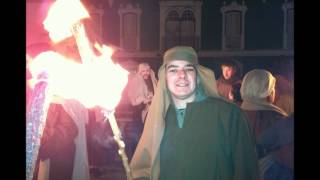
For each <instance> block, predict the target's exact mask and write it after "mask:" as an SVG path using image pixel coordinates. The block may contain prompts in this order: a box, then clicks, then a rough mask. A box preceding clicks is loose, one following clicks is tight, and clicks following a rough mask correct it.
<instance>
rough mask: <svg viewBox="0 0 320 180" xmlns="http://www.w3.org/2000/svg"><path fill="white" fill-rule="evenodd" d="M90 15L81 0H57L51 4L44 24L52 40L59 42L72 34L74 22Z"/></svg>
mask: <svg viewBox="0 0 320 180" xmlns="http://www.w3.org/2000/svg"><path fill="white" fill-rule="evenodd" d="M70 11H72V13H71V12H70ZM89 17H90V15H89V13H88V11H87V10H86V9H85V7H84V6H83V4H82V3H81V2H80V0H56V2H54V3H53V4H52V5H51V7H50V9H49V11H48V15H47V17H46V19H45V20H44V22H43V25H44V28H45V29H46V30H47V31H48V32H49V36H50V38H51V40H52V41H53V42H59V41H61V40H63V39H65V38H67V37H70V36H71V35H72V33H71V27H72V25H73V24H74V23H76V22H78V21H80V20H81V19H83V18H89Z"/></svg>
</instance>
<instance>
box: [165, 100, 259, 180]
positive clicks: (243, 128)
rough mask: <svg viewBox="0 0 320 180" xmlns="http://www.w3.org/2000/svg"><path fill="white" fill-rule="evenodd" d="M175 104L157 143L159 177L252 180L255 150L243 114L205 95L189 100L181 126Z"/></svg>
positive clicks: (170, 110)
mask: <svg viewBox="0 0 320 180" xmlns="http://www.w3.org/2000/svg"><path fill="white" fill-rule="evenodd" d="M175 113H176V111H175V108H174V106H172V105H170V107H169V110H168V111H167V115H166V126H165V132H164V136H163V138H162V141H161V145H160V180H233V179H239V180H240V179H241V180H253V179H257V177H258V165H257V157H256V152H255V150H254V145H253V141H252V138H251V136H250V133H249V129H248V125H247V123H246V120H245V116H244V113H243V112H242V111H241V110H240V109H239V108H238V107H237V106H236V105H235V104H231V103H228V102H225V101H224V100H221V99H217V98H212V97H208V98H206V99H205V100H203V101H200V102H193V103H189V104H188V105H187V108H186V114H185V120H184V124H183V127H182V128H179V127H178V123H177V119H176V114H175Z"/></svg>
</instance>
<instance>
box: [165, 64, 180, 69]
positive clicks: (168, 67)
mask: <svg viewBox="0 0 320 180" xmlns="http://www.w3.org/2000/svg"><path fill="white" fill-rule="evenodd" d="M177 67H178V66H177V65H174V64H171V65H168V66H167V69H170V68H177Z"/></svg>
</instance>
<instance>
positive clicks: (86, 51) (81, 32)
mask: <svg viewBox="0 0 320 180" xmlns="http://www.w3.org/2000/svg"><path fill="white" fill-rule="evenodd" d="M71 32H72V34H73V36H74V38H75V40H76V43H77V47H78V50H79V54H80V57H81V60H82V62H83V63H87V62H90V61H91V59H92V58H93V57H94V53H93V50H92V48H91V46H90V43H89V39H88V37H87V35H86V31H85V27H84V25H83V24H82V23H81V21H78V22H76V23H74V24H73V25H72V28H71Z"/></svg>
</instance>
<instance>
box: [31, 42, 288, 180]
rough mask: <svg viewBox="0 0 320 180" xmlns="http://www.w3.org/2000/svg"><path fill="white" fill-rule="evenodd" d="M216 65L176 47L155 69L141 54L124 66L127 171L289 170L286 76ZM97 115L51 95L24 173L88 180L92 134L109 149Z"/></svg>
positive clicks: (39, 179) (247, 175) (163, 179)
mask: <svg viewBox="0 0 320 180" xmlns="http://www.w3.org/2000/svg"><path fill="white" fill-rule="evenodd" d="M220 67H221V76H220V77H219V78H218V79H217V80H216V74H215V73H214V72H213V71H212V70H211V69H210V68H207V67H205V66H202V65H200V64H199V60H198V55H197V53H196V51H195V50H194V49H193V48H192V47H187V46H176V47H173V48H171V49H169V50H167V51H166V52H165V54H164V56H163V64H162V65H161V67H160V68H159V69H158V74H157V75H158V76H157V78H156V74H155V73H154V70H153V69H152V68H151V66H150V65H149V64H148V63H147V62H142V63H140V64H138V65H137V67H136V71H135V72H132V73H131V74H130V76H129V77H130V78H129V82H128V84H127V87H126V88H127V89H129V90H127V91H126V93H127V94H126V96H124V97H125V98H127V102H128V103H129V104H130V111H131V112H132V117H131V118H132V121H130V124H128V125H129V126H131V128H132V129H133V131H134V134H135V135H134V137H131V138H132V141H130V142H132V143H131V144H129V145H128V146H130V151H132V152H130V153H129V154H130V155H129V161H130V168H131V175H132V177H133V179H136V180H147V179H149V180H178V179H183V180H189V179H190V180H195V179H203V180H206V179H223V180H227V179H243V180H250V179H252V180H253V179H262V180H292V179H294V178H293V177H294V174H293V169H294V164H293V159H294V158H293V150H294V139H293V127H294V99H293V86H292V85H291V82H290V81H289V80H288V79H286V78H285V77H284V76H281V75H278V74H277V75H274V74H272V73H271V72H270V71H268V70H265V69H252V70H250V71H248V72H247V73H245V74H244V75H243V74H242V64H241V63H240V62H239V61H237V60H236V59H228V60H226V61H224V62H223V63H221V66H220ZM27 88H29V89H28V91H27V93H28V94H32V93H31V89H30V87H27ZM33 96H35V95H33ZM31 100H32V95H28V101H31ZM103 118H104V117H103V114H102V113H101V111H100V110H99V108H98V107H96V108H94V109H88V108H86V107H84V106H83V105H82V104H81V103H80V102H78V101H76V100H74V99H73V100H70V99H64V98H62V97H59V96H55V97H54V98H53V100H52V101H51V102H50V106H49V110H48V115H47V120H46V125H45V129H44V132H43V136H42V139H41V145H40V149H39V156H38V160H37V165H36V170H35V173H34V180H55V179H57V180H71V179H72V180H81V179H82V180H89V179H90V165H92V164H95V165H98V166H99V165H100V166H103V163H99V161H101V158H99V157H106V156H105V155H104V153H106V152H105V151H103V150H102V151H101V150H100V151H99V150H98V151H97V150H92V147H90V146H91V145H92V142H93V141H95V142H98V143H99V144H100V145H104V148H110V146H109V145H110V143H111V142H112V141H113V139H112V133H110V132H109V133H107V134H108V135H105V134H106V131H110V128H109V129H108V128H105V122H104V121H103ZM90 122H91V123H90ZM92 122H93V124H100V125H99V126H97V125H93V126H96V127H98V128H93V126H91V125H90V124H92ZM101 124H104V125H102V126H103V127H104V128H102V129H101V127H102V126H101ZM99 131H101V133H98V132H99ZM129 138H130V137H129ZM88 151H89V152H91V153H88ZM92 152H93V153H92ZM94 159H96V160H94ZM91 173H92V172H91Z"/></svg>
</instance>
